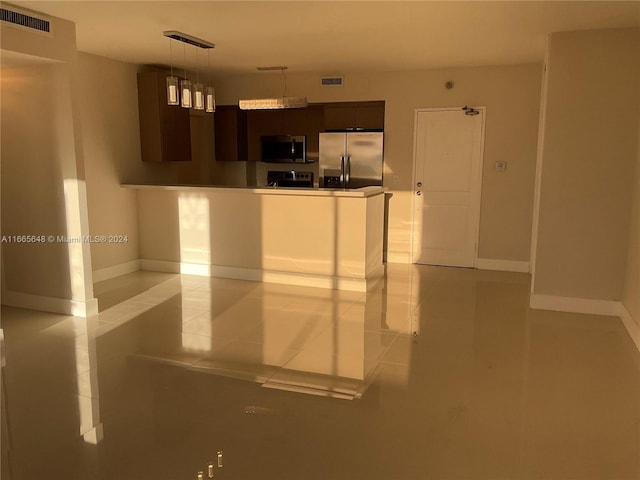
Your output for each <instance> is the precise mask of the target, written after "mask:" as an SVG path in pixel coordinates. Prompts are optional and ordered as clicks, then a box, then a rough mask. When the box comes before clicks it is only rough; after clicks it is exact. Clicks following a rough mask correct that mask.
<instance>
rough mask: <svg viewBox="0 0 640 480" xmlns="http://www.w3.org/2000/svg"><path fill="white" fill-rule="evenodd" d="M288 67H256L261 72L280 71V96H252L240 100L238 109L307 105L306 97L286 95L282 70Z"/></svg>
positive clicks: (272, 108)
mask: <svg viewBox="0 0 640 480" xmlns="http://www.w3.org/2000/svg"><path fill="white" fill-rule="evenodd" d="M287 68H288V67H285V66H282V65H280V66H276V67H257V70H259V71H261V72H268V71H280V72H282V79H283V81H284V91H283V92H282V97H275V98H254V99H249V100H240V101H239V102H238V106H239V107H240V110H278V109H283V108H304V107H306V106H307V97H287V96H286V94H287V77H286V75H285V73H284V71H285V70H286V69H287Z"/></svg>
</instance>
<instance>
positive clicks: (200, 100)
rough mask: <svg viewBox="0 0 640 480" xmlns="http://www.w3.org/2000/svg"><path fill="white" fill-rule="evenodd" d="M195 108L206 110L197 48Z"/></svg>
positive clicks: (194, 88)
mask: <svg viewBox="0 0 640 480" xmlns="http://www.w3.org/2000/svg"><path fill="white" fill-rule="evenodd" d="M193 108H194V109H195V110H204V87H203V86H202V84H201V83H200V66H199V65H198V50H197V49H196V84H195V85H194V86H193Z"/></svg>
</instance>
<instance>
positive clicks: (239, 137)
mask: <svg viewBox="0 0 640 480" xmlns="http://www.w3.org/2000/svg"><path fill="white" fill-rule="evenodd" d="M214 129H215V142H216V161H219V162H220V161H226V162H229V161H246V160H247V146H248V145H247V112H246V111H244V110H240V109H239V108H238V107H237V106H235V105H223V106H219V107H216V111H215V113H214Z"/></svg>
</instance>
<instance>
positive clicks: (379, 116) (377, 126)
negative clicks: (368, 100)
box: [355, 105, 384, 130]
mask: <svg viewBox="0 0 640 480" xmlns="http://www.w3.org/2000/svg"><path fill="white" fill-rule="evenodd" d="M355 110H356V111H355V117H356V120H355V122H356V123H355V126H356V128H358V129H360V128H361V129H364V130H383V129H384V105H372V106H362V107H356V109H355Z"/></svg>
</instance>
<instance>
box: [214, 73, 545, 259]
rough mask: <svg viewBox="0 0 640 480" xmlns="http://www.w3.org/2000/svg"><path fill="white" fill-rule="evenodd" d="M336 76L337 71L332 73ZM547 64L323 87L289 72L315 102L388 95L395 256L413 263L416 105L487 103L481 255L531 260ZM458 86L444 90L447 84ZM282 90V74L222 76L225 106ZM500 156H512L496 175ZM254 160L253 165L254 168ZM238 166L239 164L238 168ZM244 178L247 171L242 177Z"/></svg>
mask: <svg viewBox="0 0 640 480" xmlns="http://www.w3.org/2000/svg"><path fill="white" fill-rule="evenodd" d="M330 73H335V72H330ZM541 73H542V69H541V65H538V64H531V65H517V66H505V67H481V68H459V69H446V70H425V71H414V72H384V73H358V72H346V73H344V76H345V86H344V87H341V88H336V87H322V86H321V85H320V77H321V75H320V74H298V75H293V74H290V75H288V76H287V79H288V81H287V94H288V95H293V96H296V95H306V96H307V97H308V99H309V101H310V102H331V101H349V100H385V101H386V118H385V172H384V175H385V180H384V183H385V186H387V187H389V188H390V189H391V190H392V191H393V193H394V195H393V197H392V198H391V201H390V219H389V247H388V252H389V258H390V259H393V258H396V259H402V258H405V259H406V260H408V256H409V252H410V248H411V222H412V201H413V187H412V175H413V130H414V115H415V110H416V109H417V108H429V107H462V106H464V105H477V106H481V105H484V106H486V107H487V117H486V137H485V152H484V172H483V180H482V210H481V220H480V244H479V257H480V258H491V259H501V260H516V261H528V260H529V250H530V249H529V245H530V234H531V218H532V203H533V187H534V176H535V160H536V139H537V128H538V110H539V103H540V82H541ZM449 80H451V81H453V82H454V88H453V89H451V90H447V89H445V86H444V84H445V83H446V82H447V81H449ZM281 91H282V81H281V77H280V75H279V74H270V73H265V74H257V75H251V76H243V77H233V78H220V79H217V81H216V92H217V94H218V101H219V103H220V104H234V103H237V101H238V100H239V99H240V98H248V97H260V96H273V95H278V94H280V92H281ZM496 161H506V162H507V163H508V168H507V171H506V172H505V173H496V172H495V171H494V170H493V165H494V163H495V162H496ZM252 167H254V166H253V165H250V164H249V165H247V168H252ZM234 169H235V170H239V169H237V168H235V166H232V168H231V170H234ZM238 176H241V173H240V175H238Z"/></svg>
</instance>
